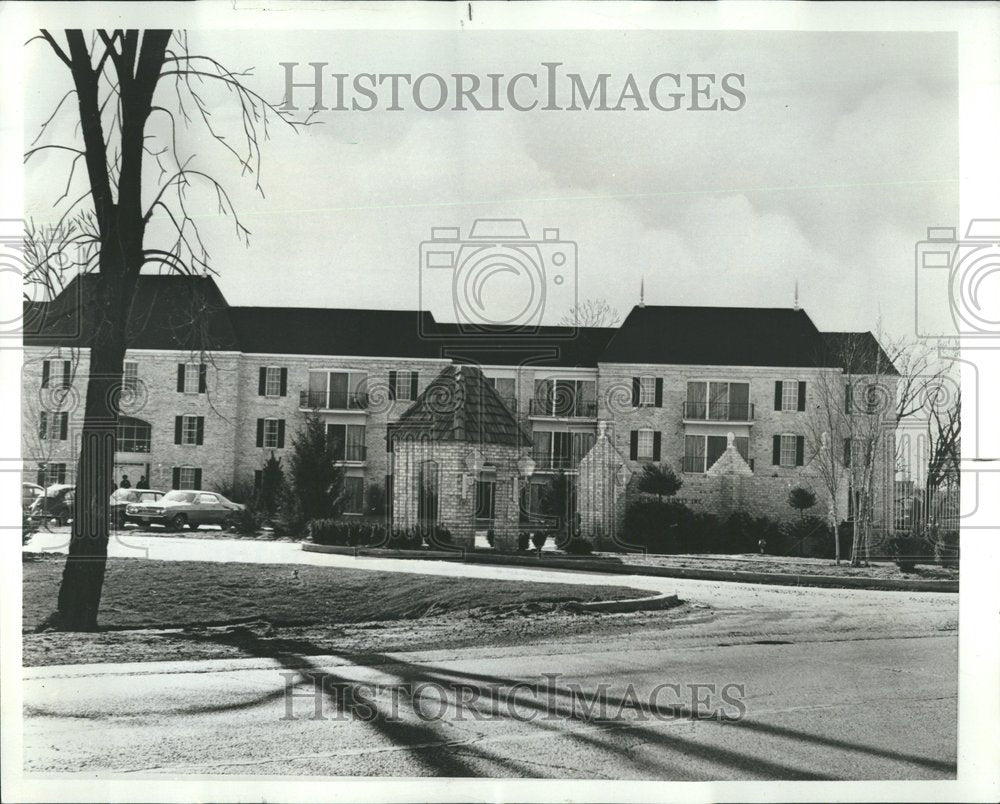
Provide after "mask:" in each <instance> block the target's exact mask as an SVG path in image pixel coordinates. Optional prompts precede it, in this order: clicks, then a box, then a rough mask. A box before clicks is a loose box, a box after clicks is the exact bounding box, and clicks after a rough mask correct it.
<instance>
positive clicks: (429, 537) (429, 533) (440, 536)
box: [423, 525, 453, 550]
mask: <svg viewBox="0 0 1000 804" xmlns="http://www.w3.org/2000/svg"><path fill="white" fill-rule="evenodd" d="M423 538H424V541H426V543H427V547H428V548H430V549H431V550H442V549H447V548H449V547H451V546H452V544H453V542H452V538H451V531H450V530H448V528H446V527H444V526H443V525H435V526H434V527H433V528H425V529H424V535H423Z"/></svg>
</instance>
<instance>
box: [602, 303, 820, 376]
mask: <svg viewBox="0 0 1000 804" xmlns="http://www.w3.org/2000/svg"><path fill="white" fill-rule="evenodd" d="M823 346H824V344H823V339H822V337H821V335H820V332H819V330H817V329H816V326H815V325H814V324H813V322H812V321H811V320H810V318H809V316H807V315H806V314H805V312H804V311H802V310H791V309H787V308H755V307H654V306H646V307H634V308H633V309H632V312H631V313H629V315H628V317H627V318H626V319H625V321H624V323H623V324H622V325H621V328H620V329H619V330H618V333H617V334H616V335H615V336H614V337H613V338H612V339H611V342H610V343H609V344H608V347H607V349H605V351H604V355H603V356H602V357H601V362H602V363H662V364H668V365H708V366H789V367H791V366H797V367H798V366H815V365H828V364H827V363H824V362H819V363H818V362H817V361H822V360H823V359H824V355H825V350H824V348H823Z"/></svg>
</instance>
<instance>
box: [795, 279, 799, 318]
mask: <svg viewBox="0 0 1000 804" xmlns="http://www.w3.org/2000/svg"><path fill="white" fill-rule="evenodd" d="M795 309H796V310H798V309H799V280H798V279H796V280H795Z"/></svg>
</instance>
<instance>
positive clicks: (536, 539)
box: [531, 530, 549, 552]
mask: <svg viewBox="0 0 1000 804" xmlns="http://www.w3.org/2000/svg"><path fill="white" fill-rule="evenodd" d="M548 538H549V534H548V533H546V532H545V531H543V530H536V531H535V532H534V533H532V534H531V543H532V544H533V545H535V549H536V550H538V551H539V552H541V550H542V548H543V547H545V542H546V541H548Z"/></svg>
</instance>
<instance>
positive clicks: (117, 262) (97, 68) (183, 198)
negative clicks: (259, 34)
mask: <svg viewBox="0 0 1000 804" xmlns="http://www.w3.org/2000/svg"><path fill="white" fill-rule="evenodd" d="M36 41H39V42H44V43H46V44H47V45H48V47H49V48H50V50H51V52H52V54H53V55H54V56H55V58H56V59H57V60H58V61H59V62H60V63H61V64H62V66H63V67H65V69H66V71H67V73H68V78H69V84H70V87H69V89H68V90H67V92H66V94H65V95H63V97H62V99H61V100H60V101H59V103H58V104H57V106H56V107H55V109H54V111H53V112H52V115H51V116H50V117H49V118H48V119H47V120H46V121H45V122H44V123H43V124H42V126H41V130H40V131H39V133H38V137H37V138H36V139H35V142H34V143H33V144H32V147H31V148H30V149H29V150H28V151H27V152H26V153H25V162H28V161H29V160H30V159H31V157H32V156H33V155H35V154H37V153H39V152H41V151H44V150H49V149H52V150H56V151H60V152H64V153H67V154H69V155H71V158H70V162H69V167H68V176H67V181H66V191H65V192H64V194H63V196H62V197H60V199H58V200H57V204H62V203H63V202H64V201H65V202H67V203H65V204H64V206H65V211H64V212H63V217H62V218H61V219H60V221H59V222H58V223H57V224H56V228H59V227H63V231H64V232H65V229H66V225H65V221H66V220H67V219H70V218H71V217H72V216H73V215H74V214H76V210H77V209H78V208H79V209H87V210H88V211H89V213H90V215H92V221H93V235H94V237H95V241H96V242H95V245H96V250H95V255H96V256H95V258H94V260H93V263H92V264H89V263H88V266H87V268H88V269H89V272H90V273H91V274H92V277H91V281H90V282H89V283H88V287H87V295H86V307H87V309H86V310H84V311H80V312H81V313H82V314H83V315H85V317H86V320H87V323H88V326H87V327H86V328H85V330H84V337H85V340H84V342H83V343H82V346H83V347H85V348H88V349H89V352H90V363H89V372H88V375H89V376H88V382H87V393H86V401H85V410H84V423H83V431H82V436H81V441H80V449H79V463H78V469H77V475H76V484H77V492H76V510H75V512H74V521H73V531H72V537H71V540H70V547H69V556H68V557H67V561H66V567H65V570H64V571H63V578H62V584H61V586H60V590H59V599H58V605H57V611H56V612H55V614H54V615H53V616H52V617H50V618H49V620H48V624H49V626H50V627H55V628H63V629H67V630H92V629H94V628H95V627H96V625H97V611H98V607H99V604H100V599H101V591H102V587H103V582H104V572H105V566H106V563H107V548H108V535H109V504H108V501H109V498H110V495H111V491H112V489H113V488H114V481H113V478H112V471H113V467H114V457H115V434H116V426H117V420H118V414H119V405H118V400H119V397H120V394H121V391H122V371H123V361H124V357H125V350H126V345H127V344H126V333H127V329H126V327H127V322H128V320H129V313H130V310H131V307H132V303H133V300H134V298H135V292H136V286H137V283H138V279H139V273H140V270H141V269H142V268H143V267H144V266H148V265H156V266H158V267H159V268H160V270H165V271H170V272H175V273H184V274H196V273H207V272H208V271H210V270H211V266H210V257H209V253H208V249H207V248H206V246H205V243H204V241H203V240H202V237H201V234H200V233H199V230H198V225H197V224H196V221H195V217H194V215H193V214H192V210H191V207H190V206H189V204H190V203H191V200H190V195H189V194H190V193H191V191H192V190H195V189H198V188H205V189H207V191H208V192H209V193H210V194H211V196H212V197H213V198H214V200H215V202H216V209H217V212H218V214H219V215H220V216H224V217H228V218H231V220H232V221H233V224H234V227H235V232H236V235H237V237H238V238H240V239H241V240H242V241H244V242H245V241H246V239H247V238H248V236H249V230H248V229H247V228H246V227H245V226H244V225H243V224H242V223H241V221H240V219H239V217H238V215H237V212H236V209H235V207H234V206H233V203H232V201H231V199H230V195H229V193H228V192H227V190H226V189H225V188H224V187H223V185H222V184H221V183H220V182H219V181H218V180H217V179H216V178H215V177H214V176H212V175H211V174H209V173H207V172H205V171H204V170H202V169H200V168H199V167H198V166H197V164H196V160H195V156H194V154H185V153H181V151H180V150H179V147H178V127H179V126H185V127H188V126H191V125H193V124H195V123H197V124H198V125H199V126H200V127H201V128H202V130H203V131H204V132H207V135H208V137H210V138H211V140H213V141H214V142H215V143H216V145H217V146H219V147H221V148H222V149H223V150H225V151H226V152H227V153H229V154H230V155H231V156H232V157H233V158H234V159H235V160H236V163H237V165H238V166H239V168H240V172H241V174H243V175H245V176H251V177H252V178H253V180H254V182H255V186H256V188H257V189H258V190H260V178H259V177H260V166H261V150H260V146H261V142H262V140H264V139H266V138H267V137H268V125H269V123H270V122H271V121H284V122H286V123H289V124H290V125H293V126H294V125H297V123H295V121H292V120H290V119H288V118H286V117H284V116H283V113H281V112H279V111H278V110H277V109H276V108H275V107H274V106H273V105H272V104H271V103H269V102H268V101H266V100H265V99H264V98H262V97H261V96H260V95H259V94H257V93H256V92H254V91H253V90H252V89H250V88H249V87H248V86H247V85H246V84H245V83H244V80H245V78H246V77H247V76H248V75H249V74H250V73H249V71H243V72H233V71H231V70H229V69H227V68H226V67H224V66H223V65H222V64H220V63H219V62H218V61H217V60H216V59H214V58H212V57H210V56H207V55H201V54H194V53H192V52H191V51H190V49H189V47H188V40H187V36H186V34H185V33H183V32H173V31H169V30H146V31H138V30H113V31H106V30H98V31H95V32H93V33H90V34H89V35H85V34H84V32H83V31H80V30H67V31H65V32H64V34H63V35H62V37H61V39H60V38H59V37H58V36H57V35H56V34H53V33H51V32H49V31H46V30H43V31H41V32H40V33H39V35H38V36H35V37H32V38H31V39H30V40H29V43H31V42H36ZM212 87H215V88H217V89H219V90H221V92H220V93H219V94H220V95H221V99H220V98H214V97H210V93H211V92H212ZM73 96H75V99H76V109H75V116H77V118H78V120H77V122H78V125H77V126H76V127H75V129H74V132H75V134H78V137H79V139H78V140H75V141H74V142H72V143H52V142H44V143H42V144H38V142H39V140H41V139H42V138H43V137H45V136H46V135H47V133H48V131H49V126H50V124H51V123H52V121H53V120H54V119H55V118H56V117H57V116H58V115H59V114H60V112H61V111H63V110H65V109H68V108H69V104H65V102H66V100H67V99H68V98H70V97H73ZM220 100H221V103H226V102H228V103H230V104H232V105H233V106H235V108H236V110H237V111H238V118H239V123H238V126H239V134H238V135H237V136H236V137H230V136H228V135H227V133H225V132H223V131H222V130H220V129H218V128H217V123H216V122H215V121H216V120H217V119H218V117H213V116H212V109H213V108H214V107H216V106H218V105H221V104H220ZM154 118H156V119H157V120H158V123H159V125H158V126H157V125H152V124H151V121H152V120H153V119H154ZM160 118H162V119H160ZM81 160H82V162H83V165H84V166H85V169H86V177H87V185H88V189H87V191H86V192H85V193H84V194H82V195H81V196H79V197H77V198H70V187H71V186H72V182H73V176H74V174H75V171H76V168H77V166H78V164H79V163H80V162H81ZM154 164H155V167H156V168H159V177H158V179H157V180H156V181H155V182H152V187H150V186H149V184H150V183H149V182H145V181H144V179H146V178H148V176H149V175H150V173H155V168H154ZM150 168H154V170H150ZM144 189H145V190H146V192H145V193H144ZM154 217H156V218H157V219H160V218H162V219H163V221H164V222H165V224H166V226H167V227H168V228H169V229H170V231H171V232H172V234H171V236H169V237H168V238H167V240H166V241H165V242H163V243H156V242H147V239H148V238H147V230H148V227H149V224H150V222H151V220H153V219H154ZM88 220H89V218H88ZM88 231H89V230H88ZM74 234H75V233H73V232H70V233H68V238H70V239H71V238H72V237H73V236H74ZM37 264H38V265H39V266H45V265H46V264H49V265H51V261H49V260H45V259H40V260H38V261H37ZM42 270H44V268H43V269H42Z"/></svg>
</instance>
